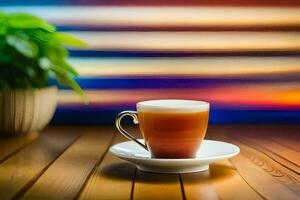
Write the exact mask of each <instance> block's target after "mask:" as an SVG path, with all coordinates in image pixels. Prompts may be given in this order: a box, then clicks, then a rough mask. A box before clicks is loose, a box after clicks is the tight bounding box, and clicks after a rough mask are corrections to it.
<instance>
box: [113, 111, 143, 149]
mask: <svg viewBox="0 0 300 200" xmlns="http://www.w3.org/2000/svg"><path fill="white" fill-rule="evenodd" d="M125 116H129V117H132V118H133V123H134V124H138V123H139V121H138V116H137V112H136V111H123V112H121V113H119V114H118V116H117V118H116V121H115V125H116V127H117V129H118V131H119V132H120V133H121V134H122V135H124V136H125V137H126V138H128V139H129V140H132V141H134V142H135V143H137V144H138V145H140V146H141V147H143V148H145V149H146V150H147V151H148V148H147V146H146V144H143V143H142V142H140V141H138V140H137V139H136V138H135V137H133V136H132V135H131V134H130V133H128V132H127V131H126V130H125V129H124V128H123V127H122V125H121V121H122V119H123V117H125Z"/></svg>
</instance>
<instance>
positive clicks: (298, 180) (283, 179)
mask: <svg viewBox="0 0 300 200" xmlns="http://www.w3.org/2000/svg"><path fill="white" fill-rule="evenodd" d="M232 141H234V140H232ZM234 142H235V144H237V145H239V146H240V148H241V149H242V151H243V152H244V153H245V155H246V156H247V157H248V158H249V159H250V160H252V161H253V162H254V163H255V164H256V165H258V166H260V167H261V168H262V169H264V170H265V171H266V172H268V173H269V174H271V175H272V176H273V177H274V178H276V179H277V180H278V181H279V182H280V183H281V184H283V185H285V186H286V187H288V188H289V189H290V190H292V191H294V192H295V193H296V194H298V195H299V196H300V176H299V175H298V174H297V173H295V172H293V171H291V170H289V169H288V168H286V167H284V166H283V165H281V164H280V163H278V162H276V161H274V160H272V159H271V158H270V157H268V156H267V155H265V154H264V153H262V152H259V151H257V150H255V149H253V148H251V147H249V146H247V145H245V144H243V143H240V142H237V141H234Z"/></svg>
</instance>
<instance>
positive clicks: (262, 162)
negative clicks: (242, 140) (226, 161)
mask: <svg viewBox="0 0 300 200" xmlns="http://www.w3.org/2000/svg"><path fill="white" fill-rule="evenodd" d="M222 131H223V130H222ZM222 131H215V132H214V138H215V139H222V140H226V141H229V142H233V143H236V141H235V140H233V139H231V140H230V138H228V136H226V134H225V133H224V132H222ZM235 138H239V137H238V136H237V137H235ZM236 140H238V139H236ZM240 147H241V153H240V154H239V155H237V156H235V157H233V158H231V159H230V161H231V162H232V164H233V165H234V166H235V167H236V169H237V171H238V172H239V173H240V175H241V176H242V177H243V178H244V179H245V181H246V182H247V183H248V184H249V185H250V186H251V187H252V188H253V189H254V190H255V191H257V192H259V194H260V195H261V196H263V197H264V198H265V199H298V198H299V196H298V195H297V192H295V191H294V190H293V188H291V187H288V186H287V184H284V183H283V182H282V180H281V179H279V178H278V174H281V173H282V171H279V170H278V169H276V168H275V169H276V170H273V169H274V166H273V165H274V163H272V162H274V161H272V159H270V158H268V159H266V156H264V157H261V156H257V155H256V154H253V152H252V153H251V152H249V151H246V150H245V148H244V147H243V146H242V145H240ZM286 170H287V169H286ZM294 175H295V174H294ZM286 177H289V181H291V180H292V181H293V185H294V186H297V179H293V178H290V176H286ZM294 189H295V187H294Z"/></svg>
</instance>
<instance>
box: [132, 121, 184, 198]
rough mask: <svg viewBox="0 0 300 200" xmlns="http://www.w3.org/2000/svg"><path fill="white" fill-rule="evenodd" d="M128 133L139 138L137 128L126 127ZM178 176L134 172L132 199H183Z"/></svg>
mask: <svg viewBox="0 0 300 200" xmlns="http://www.w3.org/2000/svg"><path fill="white" fill-rule="evenodd" d="M126 130H128V131H129V133H132V135H134V136H135V137H136V138H141V134H140V131H139V129H138V127H137V126H135V127H133V126H129V127H126ZM183 198H184V197H183V193H182V189H181V184H180V179H179V176H178V174H159V173H149V172H142V171H140V170H136V175H135V182H134V186H133V194H132V199H143V200H144V199H146V200H147V199H149V200H152V199H163V200H167V199H172V200H173V199H183Z"/></svg>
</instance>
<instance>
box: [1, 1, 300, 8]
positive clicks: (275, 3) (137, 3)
mask: <svg viewBox="0 0 300 200" xmlns="http://www.w3.org/2000/svg"><path fill="white" fill-rule="evenodd" d="M0 5H110V6H120V5H122V6H129V5H134V6H146V5H147V6H170V5H172V6H187V5H190V6H197V5H198V6H199V5H202V6H207V5H209V6H220V5H223V6H273V7H274V6H299V5H300V3H299V1H297V0H285V1H281V0H264V1H257V0H248V1H244V0H230V1H224V0H214V1H211V0H202V1H198V0H185V1H182V0H147V1H140V0H113V1H112V0H111V1H95V0H85V1H82V0H68V1H66V0H48V1H38V0H27V1H23V0H10V1H4V2H0Z"/></svg>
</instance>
